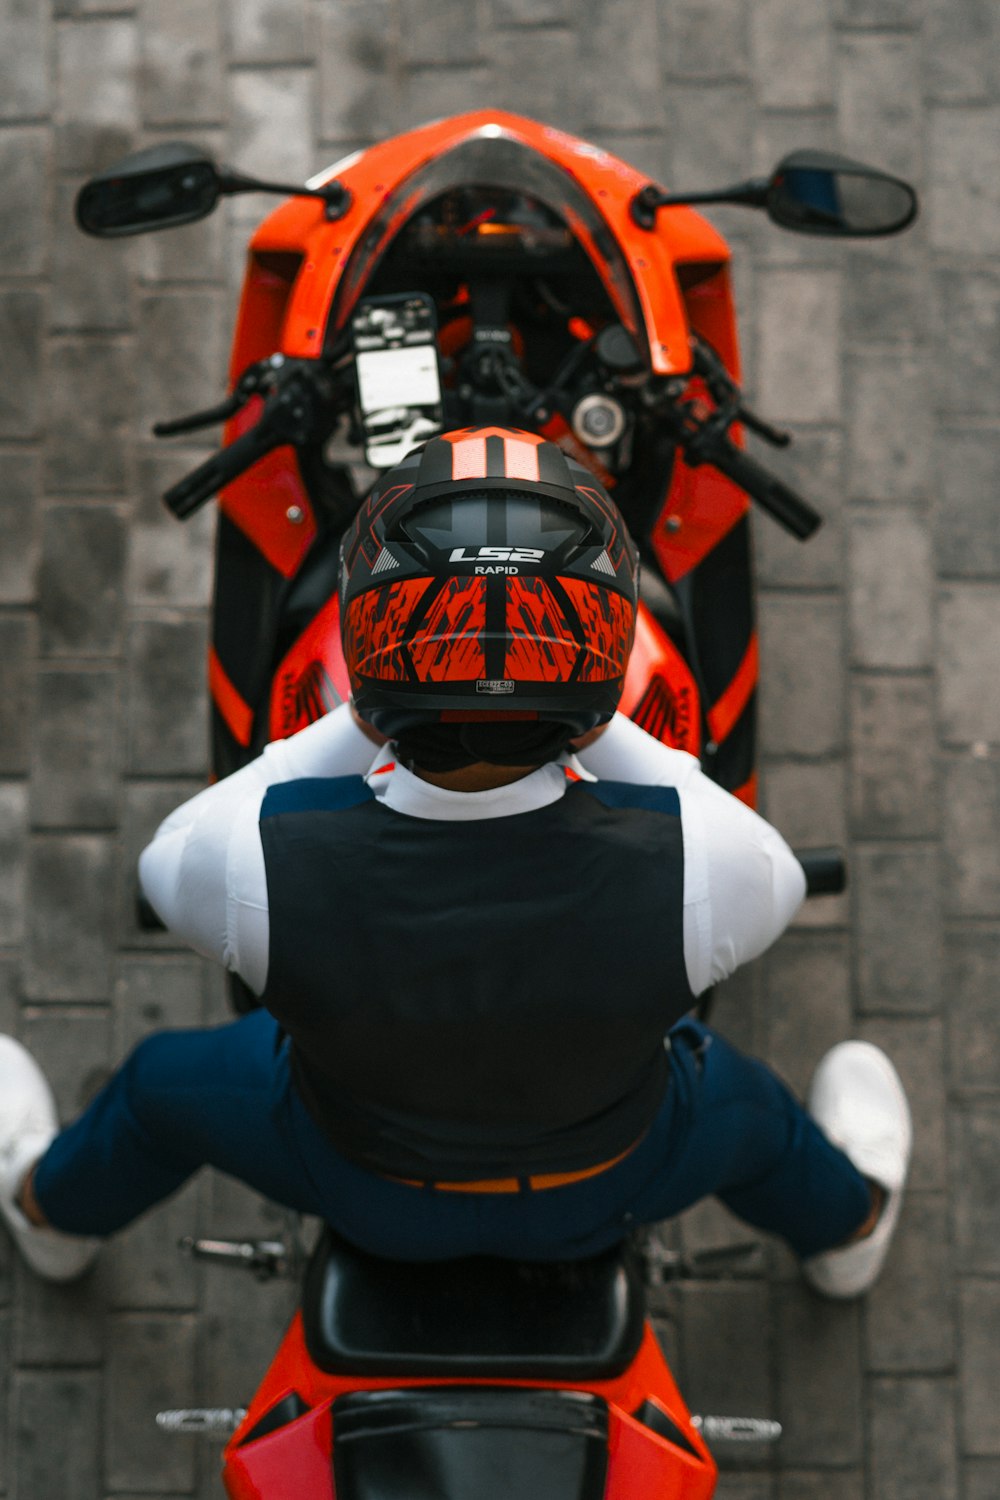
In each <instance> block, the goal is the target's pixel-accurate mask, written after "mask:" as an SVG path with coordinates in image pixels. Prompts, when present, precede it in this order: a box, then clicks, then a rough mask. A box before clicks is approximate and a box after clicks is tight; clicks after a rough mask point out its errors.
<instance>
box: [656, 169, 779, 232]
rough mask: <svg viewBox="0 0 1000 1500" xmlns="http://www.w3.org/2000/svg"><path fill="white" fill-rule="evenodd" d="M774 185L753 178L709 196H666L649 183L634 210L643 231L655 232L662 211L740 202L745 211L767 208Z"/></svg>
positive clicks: (693, 194) (703, 194) (666, 194)
mask: <svg viewBox="0 0 1000 1500" xmlns="http://www.w3.org/2000/svg"><path fill="white" fill-rule="evenodd" d="M770 186H771V180H770V178H769V177H753V178H751V179H750V180H749V181H748V182H741V183H737V185H736V186H735V187H731V188H722V189H720V190H719V191H718V192H714V193H713V192H709V193H665V192H663V191H662V189H661V188H658V187H657V186H656V183H655V182H649V183H647V184H646V186H645V187H644V188H640V190H639V192H637V193H636V194H635V195H634V197H633V198H632V202H631V204H630V211H631V214H632V218H633V219H634V221H635V222H636V224H638V225H639V227H640V229H652V228H653V226H654V224H655V223H656V213H657V210H658V209H661V208H688V207H691V206H693V205H694V204H696V203H737V204H740V205H742V206H743V207H744V208H766V206H767V194H768V190H769V188H770Z"/></svg>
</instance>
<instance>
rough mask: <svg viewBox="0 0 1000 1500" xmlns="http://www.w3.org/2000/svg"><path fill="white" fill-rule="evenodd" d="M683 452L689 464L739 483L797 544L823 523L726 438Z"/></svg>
mask: <svg viewBox="0 0 1000 1500" xmlns="http://www.w3.org/2000/svg"><path fill="white" fill-rule="evenodd" d="M685 452H686V456H687V457H688V459H689V461H690V462H692V463H695V464H700V463H708V464H711V465H712V467H713V468H716V469H718V471H719V473H720V474H725V476H726V478H727V479H731V480H732V481H733V483H734V484H738V485H739V487H740V489H741V490H746V492H747V494H748V495H749V496H750V498H751V500H756V502H757V504H758V505H760V506H761V507H762V508H763V509H764V510H766V511H767V512H768V514H769V515H771V516H773V517H774V519H775V520H776V521H777V522H779V523H780V525H782V526H784V528H785V530H786V531H790V532H791V533H792V535H793V536H795V537H798V539H799V541H800V542H804V541H806V540H807V539H808V538H809V537H811V536H812V534H813V532H814V531H816V530H817V529H818V528H819V527H820V526H821V525H822V524H823V517H822V516H821V515H820V514H819V512H818V511H816V510H814V509H813V507H812V506H811V505H810V504H809V502H808V500H803V498H802V496H801V495H797V494H796V493H795V491H794V490H793V489H792V488H791V487H790V486H789V485H787V484H785V483H784V482H783V481H782V480H780V479H778V478H777V477H776V475H774V474H772V473H771V471H770V470H769V469H765V467H764V465H763V464H761V463H758V462H757V460H756V459H755V458H751V457H750V455H749V454H748V453H744V452H743V450H742V448H737V447H735V446H734V445H733V444H732V443H731V442H729V440H728V438H725V437H721V436H720V437H717V438H716V439H715V441H713V442H711V443H707V442H698V441H697V440H695V442H693V443H690V444H688V445H687V446H686V450H685Z"/></svg>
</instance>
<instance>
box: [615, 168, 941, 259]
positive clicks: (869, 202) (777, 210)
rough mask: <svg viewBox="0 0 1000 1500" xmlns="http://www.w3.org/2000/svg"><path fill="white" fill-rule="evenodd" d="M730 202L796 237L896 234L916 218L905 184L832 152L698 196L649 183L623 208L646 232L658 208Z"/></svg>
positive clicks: (914, 201)
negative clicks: (763, 213)
mask: <svg viewBox="0 0 1000 1500" xmlns="http://www.w3.org/2000/svg"><path fill="white" fill-rule="evenodd" d="M710 203H735V204H738V205H741V206H742V207H743V208H763V209H765V210H766V212H767V215H768V217H769V218H770V219H771V221H772V222H773V223H775V224H780V225H781V227H782V228H783V229H793V230H796V231H797V232H798V233H799V234H825V235H840V236H842V237H853V238H863V237H864V236H866V235H877V234H898V233H899V232H900V230H902V229H906V228H907V227H908V225H910V224H912V223H913V220H914V219H915V218H916V216H917V195H916V193H915V192H914V190H913V188H911V187H910V185H909V183H907V182H903V181H902V180H901V179H900V178H898V177H890V176H889V174H888V173H887V172H880V171H879V170H878V168H877V167H868V166H865V165H864V163H863V162H858V161H851V159H850V158H849V157H847V156H838V155H837V154H835V153H834V152H832V151H813V150H800V151H793V152H791V153H790V155H788V156H786V157H785V158H784V159H783V160H782V161H781V162H779V164H778V166H777V167H776V168H775V169H774V171H773V172H772V174H771V176H770V177H755V178H751V179H750V180H749V181H748V182H738V183H736V184H735V185H734V186H732V187H728V188H719V189H716V190H713V191H711V192H703V193H664V192H663V190H662V189H661V188H659V187H657V186H656V184H655V183H654V182H650V183H648V184H647V185H646V187H644V188H640V190H639V192H637V193H636V194H635V195H634V196H633V198H632V202H631V204H630V205H629V207H630V211H631V214H632V218H633V220H634V221H635V223H636V224H638V225H639V226H640V228H642V229H652V228H653V227H654V225H655V223H656V213H657V210H658V209H660V208H672V207H685V208H687V207H693V206H695V205H701V204H710Z"/></svg>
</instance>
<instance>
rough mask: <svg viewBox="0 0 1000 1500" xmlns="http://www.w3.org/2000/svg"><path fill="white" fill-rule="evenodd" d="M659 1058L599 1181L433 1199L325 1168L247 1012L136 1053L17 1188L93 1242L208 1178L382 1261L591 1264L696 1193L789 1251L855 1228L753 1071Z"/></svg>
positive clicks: (702, 1038) (862, 1209)
mask: <svg viewBox="0 0 1000 1500" xmlns="http://www.w3.org/2000/svg"><path fill="white" fill-rule="evenodd" d="M669 1062H670V1085H669V1087H668V1089H667V1093H666V1097H665V1099H664V1102H663V1105H662V1107H661V1109H660V1111H659V1114H658V1115H657V1117H656V1119H655V1121H654V1122H653V1125H652V1127H651V1128H650V1130H649V1131H648V1133H647V1134H646V1135H645V1136H644V1137H643V1139H642V1141H641V1142H640V1143H639V1145H638V1146H637V1147H636V1148H635V1149H634V1150H633V1151H632V1152H630V1153H629V1155H628V1156H626V1157H625V1158H624V1159H623V1160H622V1161H621V1162H620V1163H618V1164H617V1165H616V1166H614V1167H611V1168H609V1169H608V1170H607V1171H606V1172H602V1173H600V1174H599V1175H597V1176H595V1177H591V1178H587V1179H585V1180H584V1181H582V1182H577V1183H572V1184H569V1185H567V1186H564V1187H558V1188H547V1189H543V1190H540V1191H530V1190H526V1191H524V1192H520V1193H499V1194H482V1193H455V1192H437V1191H435V1190H434V1189H433V1188H428V1187H418V1186H408V1185H407V1184H405V1183H400V1182H393V1181H391V1180H389V1179H388V1178H383V1177H379V1176H378V1175H377V1174H375V1173H373V1172H370V1171H368V1170H366V1169H365V1168H363V1167H359V1166H356V1165H355V1164H354V1163H352V1162H350V1161H348V1160H346V1159H345V1158H344V1157H342V1156H340V1155H338V1154H337V1152H336V1151H335V1150H334V1149H333V1148H332V1147H331V1145H330V1143H329V1142H328V1140H327V1139H326V1137H325V1136H324V1135H323V1133H322V1131H321V1130H320V1128H319V1126H318V1125H316V1124H315V1122H314V1121H313V1120H312V1118H311V1117H310V1115H309V1114H308V1113H307V1111H306V1108H305V1106H304V1104H303V1103H302V1100H301V1099H300V1097H299V1095H298V1093H297V1092H296V1090H295V1089H294V1088H293V1087H292V1084H291V1081H290V1078H289V1058H288V1046H287V1044H285V1043H283V1042H282V1039H281V1033H280V1031H279V1029H278V1026H277V1023H276V1022H275V1020H274V1019H273V1017H271V1016H270V1015H269V1014H268V1013H267V1012H266V1011H255V1012H253V1013H252V1014H251V1015H248V1016H244V1017H243V1018H242V1019H241V1020H238V1021H235V1022H232V1023H231V1024H229V1025H226V1026H220V1027H216V1028H214V1029H210V1030H198V1031H163V1032H158V1033H156V1034H155V1035H153V1036H150V1037H148V1038H147V1039H146V1040H145V1041H143V1042H141V1043H140V1045H139V1046H138V1047H137V1048H136V1049H135V1051H134V1052H133V1053H132V1055H131V1056H130V1057H129V1058H128V1059H127V1061H126V1062H125V1063H124V1064H123V1066H122V1067H121V1068H119V1070H118V1071H117V1072H116V1073H115V1074H114V1075H113V1077H112V1078H111V1079H110V1081H109V1082H108V1084H107V1085H106V1086H105V1088H104V1089H103V1090H102V1091H101V1093H100V1094H98V1096H97V1097H96V1098H95V1099H94V1101H93V1102H92V1103H91V1104H90V1106H89V1107H88V1108H87V1109H86V1110H85V1111H84V1113H83V1114H82V1115H81V1117H80V1118H79V1119H78V1120H77V1121H76V1122H75V1123H74V1124H73V1125H70V1126H69V1127H68V1128H67V1129H65V1130H63V1131H62V1132H61V1134H60V1135H58V1136H57V1137H56V1139H55V1140H54V1141H53V1143H52V1145H51V1146H50V1147H49V1149H48V1151H47V1152H46V1153H45V1155H44V1156H43V1157H42V1159H41V1161H40V1163H39V1165H38V1168H37V1171H36V1174H35V1192H36V1194H37V1197H38V1201H39V1204H40V1206H41V1208H42V1211H43V1212H44V1213H45V1215H46V1216H47V1218H48V1220H49V1222H50V1223H51V1224H53V1225H54V1226H55V1227H56V1228H57V1229H63V1230H66V1231H68V1232H70V1233H75V1234H90V1235H107V1234H111V1233H112V1232H113V1231H115V1230H117V1229H121V1228H123V1227H124V1226H125V1225H126V1224H129V1223H131V1222H132V1220H133V1219H136V1218H137V1217H138V1216H139V1215H140V1214H142V1213H144V1212H145V1211H146V1209H148V1208H151V1207H152V1206H153V1205H154V1204H155V1203H159V1202H161V1201H162V1200H163V1199H164V1198H167V1197H169V1196H170V1195H171V1194H172V1193H174V1192H176V1191H177V1189H178V1188H180V1187H181V1186H182V1184H183V1183H184V1182H186V1181H187V1179H188V1178H189V1177H190V1176H191V1175H192V1174H193V1173H194V1172H196V1171H197V1170H198V1169H199V1168H200V1167H202V1166H212V1167H216V1168H218V1169H219V1170H220V1171H222V1172H227V1173H229V1174H230V1175H232V1176H233V1177H237V1178H239V1179H240V1180H241V1181H243V1182H245V1183H247V1184H248V1185H249V1186H250V1187H252V1188H255V1189H256V1190H257V1191H258V1192H260V1193H263V1194H264V1195H265V1196H266V1197H268V1198H271V1199H274V1200H275V1201H276V1202H278V1203H282V1204H285V1205H286V1206H287V1207H289V1208H293V1209H298V1210H299V1211H301V1212H303V1213H307V1214H315V1215H317V1216H318V1217H320V1218H321V1219H325V1220H326V1221H327V1222H328V1223H329V1224H331V1225H332V1226H333V1227H334V1229H336V1230H337V1231H338V1232H339V1233H341V1234H342V1235H344V1237H345V1238H347V1239H348V1240H351V1241H353V1242H354V1243H355V1244H357V1245H359V1246H361V1247H362V1248H363V1249H367V1250H369V1251H372V1252H373V1253H375V1254H379V1255H384V1256H390V1257H394V1258H396V1259H400V1260H439V1259H448V1258H450V1257H452V1256H461V1255H475V1254H483V1255H488V1254H492V1255H502V1256H508V1257H513V1258H522V1259H526V1260H532V1259H534V1260H545V1259H572V1258H577V1257H582V1256H587V1255H592V1254H596V1253H597V1252H598V1251H600V1250H603V1249H605V1248H606V1247H607V1246H609V1245H612V1244H614V1243H615V1242H617V1241H618V1240H621V1239H622V1238H624V1237H625V1236H626V1235H627V1234H628V1233H629V1231H630V1230H631V1229H633V1228H635V1227H636V1226H638V1225H640V1224H650V1223H654V1222H656V1221H658V1220H660V1219H667V1218H671V1217H672V1216H673V1215H675V1214H678V1213H680V1212H681V1210H682V1209H685V1208H688V1207H689V1206H690V1205H691V1204H693V1203H697V1202H698V1200H699V1199H701V1198H704V1197H706V1196H707V1195H709V1194H715V1195H716V1196H717V1197H718V1198H720V1199H721V1200H722V1202H723V1203H725V1204H726V1205H727V1206H728V1207H729V1208H730V1209H732V1211H733V1212H734V1213H736V1214H737V1215H738V1216H739V1217H740V1218H742V1219H744V1220H746V1222H747V1223H749V1224H752V1225H754V1226H756V1227H757V1228H759V1229H764V1230H768V1231H770V1232H772V1233H774V1234H778V1235H781V1236H782V1237H783V1238H784V1239H785V1240H787V1241H788V1243H789V1244H790V1245H791V1247H792V1249H793V1250H795V1251H796V1252H797V1253H798V1254H799V1255H801V1256H808V1255H813V1254H815V1253H816V1252H817V1251H820V1250H824V1249H828V1248H829V1247H831V1246H833V1245H836V1244H839V1243H840V1242H841V1241H843V1240H845V1239H847V1238H848V1237H849V1236H850V1234H851V1233H852V1232H853V1230H854V1229H855V1228H857V1226H858V1225H859V1224H861V1223H862V1222H863V1220H864V1218H865V1216H866V1214H867V1212H868V1208H869V1194H868V1189H867V1186H866V1184H865V1182H864V1180H863V1178H862V1177H860V1175H859V1174H858V1172H857V1171H856V1170H855V1169H854V1167H853V1166H852V1165H851V1163H850V1162H849V1161H848V1159H847V1157H846V1156H844V1154H843V1153H842V1152H841V1151H839V1150H837V1149H836V1148H835V1147H833V1146H831V1145H830V1143H829V1142H828V1141H827V1140H826V1138H825V1137H824V1136H823V1134H822V1133H821V1132H820V1130H819V1129H818V1128H817V1127H816V1125H815V1124H814V1123H813V1122H812V1120H811V1119H810V1118H809V1116H808V1115H807V1114H806V1113H805V1111H804V1110H803V1109H802V1108H801V1106H800V1105H799V1104H797V1103H796V1101H795V1100H794V1098H793V1097H792V1095H791V1094H790V1093H789V1091H788V1090H787V1089H786V1088H785V1086H784V1084H783V1083H781V1082H780V1080H779V1079H778V1078H777V1077H776V1076H775V1075H774V1074H773V1073H772V1072H771V1071H770V1069H768V1068H766V1067H765V1066H764V1064H763V1063H760V1062H757V1061H756V1060H755V1059H753V1058H750V1057H747V1056H745V1055H744V1054H742V1053H740V1052H738V1051H737V1050H736V1049H735V1048H734V1047H731V1046H730V1045H729V1044H728V1043H727V1042H726V1041H724V1040H723V1038H722V1037H720V1036H719V1035H718V1034H717V1033H716V1032H713V1031H711V1030H709V1028H708V1027H706V1026H702V1025H701V1024H699V1023H697V1022H693V1021H683V1022H681V1023H680V1025H678V1026H676V1027H675V1028H674V1029H673V1031H672V1032H671V1033H670V1044H669Z"/></svg>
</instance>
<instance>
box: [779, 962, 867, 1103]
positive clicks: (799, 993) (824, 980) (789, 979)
mask: <svg viewBox="0 0 1000 1500" xmlns="http://www.w3.org/2000/svg"><path fill="white" fill-rule="evenodd" d="M764 963H765V973H766V995H767V1005H766V1009H767V1017H768V1046H767V1060H768V1062H769V1063H770V1064H771V1066H772V1067H773V1068H774V1069H775V1070H776V1071H777V1072H778V1073H780V1075H781V1077H782V1078H783V1079H784V1080H785V1082H786V1083H787V1084H788V1086H789V1088H791V1089H792V1090H793V1092H794V1093H796V1094H797V1095H798V1096H799V1098H804V1097H805V1095H806V1092H807V1090H808V1087H809V1081H810V1079H811V1078H812V1075H813V1072H814V1070H815V1068H816V1065H817V1063H818V1062H819V1060H820V1058H821V1057H822V1056H823V1055H824V1053H826V1052H827V1051H829V1049H830V1048H831V1047H833V1046H834V1045H835V1044H836V1043H837V1042H842V1041H843V1040H844V1038H845V1037H847V1036H849V1035H850V1031H851V968H850V949H849V944H848V941H847V937H846V935H845V934H843V933H825V932H790V933H788V934H787V935H786V936H785V937H784V938H782V939H781V940H780V941H779V943H778V944H777V946H776V947H774V948H773V949H771V951H770V953H768V955H767V957H766V958H765V960H764Z"/></svg>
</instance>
